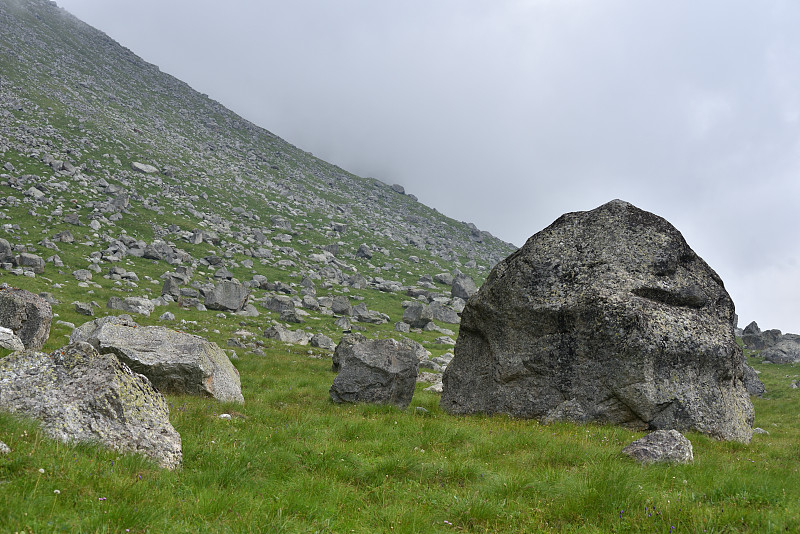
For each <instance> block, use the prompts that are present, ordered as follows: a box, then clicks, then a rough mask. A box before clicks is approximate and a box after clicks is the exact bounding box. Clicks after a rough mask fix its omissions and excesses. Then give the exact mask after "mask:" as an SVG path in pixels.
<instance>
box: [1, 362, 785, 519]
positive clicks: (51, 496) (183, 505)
mask: <svg viewBox="0 0 800 534" xmlns="http://www.w3.org/2000/svg"><path fill="white" fill-rule="evenodd" d="M752 361H753V363H754V365H755V366H756V367H757V368H758V369H759V370H761V371H762V374H761V376H762V377H763V379H764V382H765V383H766V384H767V387H768V389H769V392H768V394H767V395H766V396H765V398H764V399H755V400H754V402H755V405H756V414H757V415H756V425H757V426H760V427H762V428H765V429H767V430H769V432H770V434H769V435H757V436H755V437H754V439H753V441H752V442H751V443H750V444H748V445H743V444H738V443H721V442H717V441H714V440H711V439H709V438H706V437H704V436H701V435H698V434H693V433H690V434H688V437H689V438H690V440H691V441H692V443H693V444H694V453H695V462H694V463H693V464H692V465H683V466H668V465H658V466H650V467H641V466H639V465H638V464H635V463H634V462H632V461H630V460H628V459H627V458H624V457H622V456H621V455H620V450H621V448H622V447H623V446H624V445H626V444H627V443H629V442H630V441H632V440H633V439H636V438H637V437H640V436H641V435H642V434H641V433H635V432H631V431H628V430H625V429H621V428H617V427H611V426H597V425H587V426H579V425H572V424H566V423H559V424H553V425H549V426H543V425H540V424H539V423H537V422H535V421H524V420H515V419H511V418H508V417H504V416H495V417H485V416H471V417H452V416H449V415H447V414H444V413H443V412H441V411H440V410H439V408H438V397H437V396H435V395H433V394H430V393H426V392H423V391H421V389H422V386H420V387H419V388H418V391H417V393H416V394H415V397H414V401H413V403H412V406H411V407H410V408H409V409H408V410H404V411H401V410H398V409H395V408H391V407H381V406H365V405H358V406H337V405H334V404H332V403H331V402H330V400H329V398H328V394H327V391H328V388H329V387H330V383H331V381H332V380H333V374H332V373H331V372H330V371H329V362H328V361H327V360H325V359H311V358H308V356H307V354H306V352H305V349H304V348H286V349H284V348H282V347H281V348H277V347H274V348H271V349H269V350H268V351H267V354H266V356H264V357H258V356H254V355H243V356H242V357H241V359H239V360H238V361H237V362H236V365H237V367H238V368H239V371H240V373H241V376H242V390H243V393H244V395H245V398H246V404H245V405H243V406H239V405H226V404H220V403H217V402H215V401H212V400H208V399H200V398H190V397H169V401H170V406H171V408H170V409H171V420H172V422H173V425H174V426H175V428H176V429H177V430H178V431H179V432H180V434H181V436H182V439H183V451H184V466H183V468H182V469H180V470H177V471H174V472H169V471H163V470H160V469H158V468H157V467H156V466H155V465H154V464H152V463H151V462H149V461H148V460H146V459H144V458H142V457H138V456H121V455H119V454H116V453H114V452H112V451H107V450H105V449H103V448H100V447H96V446H92V445H64V444H61V443H57V442H54V441H51V440H49V439H47V438H46V437H44V436H43V434H42V433H41V431H39V430H38V429H37V427H36V425H35V424H33V423H31V422H29V421H23V420H19V419H17V418H15V417H13V416H10V415H7V414H0V440H2V441H4V442H5V443H6V444H8V445H9V446H10V447H11V449H12V453H11V454H10V455H7V456H0V518H3V522H2V523H1V525H0V531H3V532H19V531H25V532H126V531H130V532H200V531H202V532H337V533H338V532H365V533H366V532H409V533H410V532H451V531H466V532H787V531H788V532H795V531H798V530H799V529H800V483H798V482H797V458H798V456H799V455H800V425H798V423H797V418H796V414H797V413H798V408H800V391H798V390H795V389H791V388H790V387H789V384H790V380H796V378H792V377H794V375H796V374H800V369H798V367H796V366H792V365H781V366H778V365H765V364H761V363H758V361H757V360H755V359H753V360H752ZM418 406H419V407H423V408H425V409H426V410H428V412H427V413H423V412H421V411H418V410H416V407H418ZM221 413H230V414H232V416H233V417H232V419H231V420H222V419H220V418H219V414H221ZM40 468H42V469H44V473H43V474H42V473H39V469H40ZM56 489H57V490H59V491H60V493H59V494H55V493H54V490H56ZM673 527H674V530H673Z"/></svg>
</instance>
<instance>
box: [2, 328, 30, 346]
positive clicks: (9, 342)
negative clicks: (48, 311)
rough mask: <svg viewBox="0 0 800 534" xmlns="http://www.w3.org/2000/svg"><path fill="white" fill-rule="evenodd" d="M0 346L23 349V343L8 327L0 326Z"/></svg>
mask: <svg viewBox="0 0 800 534" xmlns="http://www.w3.org/2000/svg"><path fill="white" fill-rule="evenodd" d="M0 348H2V349H7V350H13V351H17V350H25V344H24V343H22V340H21V339H20V338H18V337H17V336H16V335H15V334H14V331H13V330H11V329H10V328H6V327H4V326H0Z"/></svg>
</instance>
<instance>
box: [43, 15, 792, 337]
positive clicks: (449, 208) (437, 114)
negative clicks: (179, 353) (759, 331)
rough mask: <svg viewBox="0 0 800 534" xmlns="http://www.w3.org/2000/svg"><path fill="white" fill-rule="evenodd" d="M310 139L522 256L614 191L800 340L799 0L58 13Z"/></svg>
mask: <svg viewBox="0 0 800 534" xmlns="http://www.w3.org/2000/svg"><path fill="white" fill-rule="evenodd" d="M58 3H59V5H61V6H62V7H64V8H66V9H67V10H68V11H70V12H71V13H73V14H75V15H76V16H78V17H79V18H81V19H83V20H84V21H86V22H88V23H89V24H92V25H93V26H96V27H98V28H99V29H101V30H103V31H105V32H106V33H107V34H109V35H110V36H111V37H112V38H114V39H116V40H117V41H119V42H121V43H122V44H123V45H125V46H127V47H128V48H130V49H131V50H133V51H134V52H135V53H137V54H138V55H140V56H142V57H143V58H144V59H146V60H147V61H150V62H151V63H155V64H157V65H158V66H159V67H161V69H162V70H163V71H165V72H168V73H170V74H172V75H174V76H176V77H178V78H180V79H182V80H184V81H186V82H187V83H189V84H190V85H191V86H193V87H194V88H195V89H197V90H199V91H201V92H204V93H207V94H209V95H210V96H211V97H212V98H214V99H216V100H219V101H220V102H222V103H223V104H225V105H226V106H228V107H229V108H231V109H233V110H234V111H236V112H238V113H239V114H241V115H242V116H244V117H246V118H248V119H250V120H251V121H253V122H255V123H257V124H259V125H261V126H263V127H265V128H267V129H269V130H270V131H272V132H274V133H276V134H278V135H280V136H281V137H283V138H285V139H287V140H288V141H290V142H292V143H294V144H296V145H297V146H299V147H301V148H303V149H305V150H308V151H311V152H313V153H314V154H315V155H317V156H319V157H321V158H323V159H325V160H328V161H331V162H333V163H336V164H338V165H340V166H342V167H343V168H345V169H347V170H350V171H352V172H355V173H357V174H360V175H363V176H373V177H375V178H378V179H380V180H383V181H385V182H388V183H399V184H402V185H403V186H404V187H405V188H406V190H407V191H409V192H410V193H413V194H415V195H417V196H418V197H419V198H420V200H421V201H422V202H424V203H425V204H427V205H429V206H432V207H436V208H437V209H439V211H441V212H443V213H445V214H447V215H450V216H451V217H454V218H456V219H460V220H466V221H470V222H474V223H475V224H477V225H478V226H479V227H480V228H481V229H485V230H489V231H490V232H492V233H493V234H495V235H497V236H498V237H501V238H503V239H505V240H507V241H511V242H513V243H515V244H517V245H521V244H522V243H524V241H525V240H526V239H527V238H528V237H529V236H531V235H533V234H534V233H535V232H537V231H539V230H541V229H542V228H544V227H545V226H547V225H548V224H550V223H551V222H552V221H553V220H554V219H556V218H557V217H558V216H559V215H561V214H562V213H564V212H567V211H576V210H585V209H591V208H594V207H596V206H598V205H600V204H602V203H604V202H606V201H608V200H611V199H613V198H621V199H624V200H627V201H629V202H632V203H634V204H636V205H638V206H639V207H641V208H643V209H647V210H649V211H652V212H654V213H656V214H658V215H661V216H663V217H665V218H666V219H667V220H669V221H670V222H672V223H673V224H674V225H675V226H676V227H677V228H678V229H679V230H680V231H681V232H682V233H683V234H684V236H685V237H686V239H687V241H688V242H689V244H690V245H691V246H692V248H694V249H695V251H697V252H698V253H699V254H700V255H701V256H702V257H703V258H704V259H705V260H706V261H708V263H709V264H710V265H711V266H712V267H713V268H714V269H716V270H717V272H718V273H719V274H720V275H721V276H722V278H723V280H725V282H726V287H727V288H728V290H729V292H730V293H731V295H732V296H733V298H734V301H735V303H736V306H737V311H738V312H739V315H740V318H741V319H740V326H743V325H744V324H746V323H747V322H749V321H751V320H757V321H758V322H759V325H760V326H761V327H762V328H780V329H782V330H784V331H792V332H798V331H800V247H798V244H799V243H800V240H799V239H798V234H800V222H798V221H799V220H800V219H798V204H800V202H799V201H800V32H798V31H797V28H800V3H798V2H795V1H793V0H785V1H782V0H764V1H761V2H752V1H749V0H748V1H741V0H708V1H702V2H698V1H697V0H672V1H669V2H664V1H663V0H662V1H648V0H604V1H599V0H492V1H489V0H485V1H476V0H335V1H334V0H328V1H323V0H292V1H290V2H287V1H285V0H282V1H280V2H277V1H272V0H258V1H256V0H252V1H251V0H228V1H225V2H222V1H219V0H217V1H209V0H194V1H188V0H58Z"/></svg>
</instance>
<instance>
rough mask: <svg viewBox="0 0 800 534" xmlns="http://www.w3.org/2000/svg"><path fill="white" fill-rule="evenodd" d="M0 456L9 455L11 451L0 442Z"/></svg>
mask: <svg viewBox="0 0 800 534" xmlns="http://www.w3.org/2000/svg"><path fill="white" fill-rule="evenodd" d="M0 454H2V455H6V454H11V449H10V448H9V446H8V445H6V444H5V443H3V442H2V441H0Z"/></svg>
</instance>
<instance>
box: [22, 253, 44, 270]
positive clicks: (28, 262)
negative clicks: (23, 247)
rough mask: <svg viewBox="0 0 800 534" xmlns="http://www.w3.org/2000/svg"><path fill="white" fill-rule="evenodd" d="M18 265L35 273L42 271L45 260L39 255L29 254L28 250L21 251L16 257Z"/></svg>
mask: <svg viewBox="0 0 800 534" xmlns="http://www.w3.org/2000/svg"><path fill="white" fill-rule="evenodd" d="M16 262H17V265H18V266H19V267H22V268H23V269H24V268H28V269H30V270H31V271H33V272H34V273H36V274H42V273H44V266H45V261H44V258H42V257H41V256H37V255H36V254H31V253H30V252H23V253H21V254H20V255H19V256H17V258H16Z"/></svg>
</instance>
